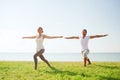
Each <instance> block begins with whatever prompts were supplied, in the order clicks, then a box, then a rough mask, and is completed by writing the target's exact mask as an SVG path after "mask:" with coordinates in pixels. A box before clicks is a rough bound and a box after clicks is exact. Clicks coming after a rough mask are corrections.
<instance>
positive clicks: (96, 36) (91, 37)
mask: <svg viewBox="0 0 120 80" xmlns="http://www.w3.org/2000/svg"><path fill="white" fill-rule="evenodd" d="M105 36H108V34H105V35H94V36H90V39H93V38H100V37H105Z"/></svg>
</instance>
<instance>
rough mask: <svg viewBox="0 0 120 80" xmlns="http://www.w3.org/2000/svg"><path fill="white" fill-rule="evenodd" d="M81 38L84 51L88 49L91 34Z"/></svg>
mask: <svg viewBox="0 0 120 80" xmlns="http://www.w3.org/2000/svg"><path fill="white" fill-rule="evenodd" d="M80 39H81V47H82V51H83V50H86V49H88V41H89V39H90V36H85V37H84V38H82V37H80Z"/></svg>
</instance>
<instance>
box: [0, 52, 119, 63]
mask: <svg viewBox="0 0 120 80" xmlns="http://www.w3.org/2000/svg"><path fill="white" fill-rule="evenodd" d="M33 55H34V53H32V52H21V53H20V52H13V53H12V52H0V61H33ZM43 55H44V57H45V58H46V59H47V60H48V61H53V62H54V61H55V62H62V61H63V62H79V61H83V57H82V55H81V53H44V54H43ZM88 57H89V58H90V60H91V61H97V62H120V53H89V54H88ZM38 60H39V61H41V59H40V58H39V57H38Z"/></svg>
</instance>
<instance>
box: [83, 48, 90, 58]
mask: <svg viewBox="0 0 120 80" xmlns="http://www.w3.org/2000/svg"><path fill="white" fill-rule="evenodd" d="M88 53H89V50H88V49H85V50H83V51H82V55H83V57H84V58H85V57H86V58H88V57H87V55H88Z"/></svg>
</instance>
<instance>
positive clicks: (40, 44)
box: [36, 35, 44, 52]
mask: <svg viewBox="0 0 120 80" xmlns="http://www.w3.org/2000/svg"><path fill="white" fill-rule="evenodd" d="M43 41H44V39H43V35H42V36H41V37H39V36H37V38H36V44H37V47H36V51H37V52H38V51H40V50H41V49H44V46H43Z"/></svg>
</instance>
